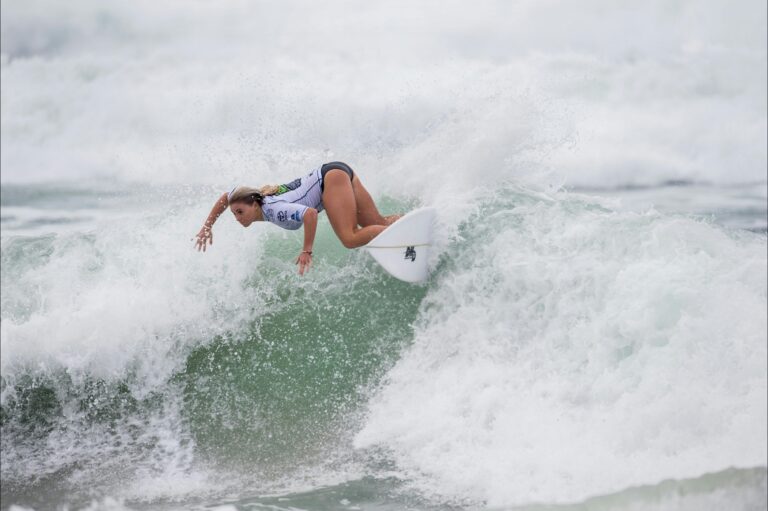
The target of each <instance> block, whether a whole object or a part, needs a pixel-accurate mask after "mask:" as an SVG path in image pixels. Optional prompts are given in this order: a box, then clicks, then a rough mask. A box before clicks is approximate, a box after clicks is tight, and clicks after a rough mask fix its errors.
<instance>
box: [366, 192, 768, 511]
mask: <svg viewBox="0 0 768 511" xmlns="http://www.w3.org/2000/svg"><path fill="white" fill-rule="evenodd" d="M505 202H507V203H509V205H510V206H511V207H499V208H498V209H497V210H494V208H488V209H485V210H483V211H481V213H480V215H479V218H478V221H480V222H487V223H489V224H492V225H493V230H495V231H496V232H494V233H493V234H492V235H490V239H485V235H486V234H488V232H489V231H490V230H491V228H486V229H482V230H483V234H482V235H481V236H483V238H482V239H483V242H482V243H480V242H478V241H479V240H478V239H476V238H474V237H473V236H474V235H473V234H472V233H471V232H470V233H469V234H468V239H466V240H465V241H463V242H459V243H458V247H457V248H455V249H454V250H452V251H451V252H449V259H450V261H451V262H450V266H451V269H450V271H444V272H443V273H442V274H441V275H440V276H439V277H438V282H437V285H436V286H435V287H434V288H433V289H432V290H431V291H430V293H429V295H428V296H427V298H426V299H425V303H424V304H423V306H422V315H421V320H420V324H419V326H418V328H417V330H416V337H415V342H414V345H413V347H412V348H411V349H410V350H409V351H408V352H407V353H405V355H404V356H403V358H402V360H401V361H400V362H399V363H398V365H397V366H396V367H395V368H394V369H393V370H392V371H391V372H390V373H389V375H388V379H387V382H386V384H385V385H384V387H383V389H382V390H381V392H380V393H379V394H378V395H377V396H376V397H375V398H374V399H373V401H372V403H371V406H370V417H369V419H368V422H367V424H366V426H365V428H364V429H363V430H362V431H361V432H360V433H359V435H358V436H357V440H356V445H357V446H358V447H372V446H379V447H383V448H385V452H388V453H390V455H391V456H393V458H394V459H395V460H396V462H397V464H398V466H400V467H401V468H403V470H404V471H405V473H406V474H408V476H409V477H410V478H412V479H413V480H415V481H418V483H417V486H419V487H420V488H421V489H422V490H423V491H426V492H428V493H432V492H434V493H437V494H439V495H442V496H445V495H449V496H451V497H453V498H459V499H461V498H471V499H474V500H481V501H484V502H487V503H488V504H490V505H494V506H495V505H498V506H505V505H511V504H523V503H530V502H537V501H540V502H552V501H560V502H565V501H577V500H581V499H584V498H586V497H588V496H591V495H597V494H606V493H609V492H613V491H618V490H620V489H623V488H626V487H629V486H630V485H632V484H646V483H656V482H659V481H661V480H663V479H666V478H684V477H693V476H696V475H699V474H701V473H704V472H707V471H717V470H721V469H724V468H727V467H731V466H737V467H751V466H758V465H765V464H766V447H767V445H766V438H765V430H766V427H767V426H768V424H767V418H766V397H767V396H766V344H765V339H766V336H768V332H766V257H765V239H764V237H762V236H754V237H750V236H747V237H740V236H736V237H735V238H732V237H730V236H729V235H727V234H725V233H724V232H722V231H721V230H720V229H719V228H716V227H713V226H711V225H707V224H704V223H697V222H694V221H691V220H688V219H684V218H666V217H663V216H660V215H658V214H654V213H648V214H644V215H636V214H629V213H612V214H609V213H607V212H606V211H600V210H599V208H598V209H597V210H595V209H594V206H592V207H590V206H589V203H582V202H581V200H580V199H577V198H572V197H561V198H560V199H559V201H558V202H557V203H554V204H553V203H551V202H547V201H530V200H526V199H524V198H522V197H518V198H514V196H513V197H512V198H508V199H505ZM489 209H490V211H489Z"/></svg>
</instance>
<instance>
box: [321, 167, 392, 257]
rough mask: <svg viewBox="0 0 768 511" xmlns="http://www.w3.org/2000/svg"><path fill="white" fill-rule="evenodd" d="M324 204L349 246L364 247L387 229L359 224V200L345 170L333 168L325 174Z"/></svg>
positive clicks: (332, 225)
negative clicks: (356, 198) (360, 225)
mask: <svg viewBox="0 0 768 511" xmlns="http://www.w3.org/2000/svg"><path fill="white" fill-rule="evenodd" d="M369 197H370V196H369ZM371 202H373V201H371ZM323 205H324V206H325V211H326V213H327V214H328V220H329V221H330V222H331V227H333V231H334V232H335V233H336V236H338V237H339V240H341V243H342V244H343V245H344V246H345V247H347V248H356V247H362V246H363V245H365V244H366V243H368V242H369V241H371V240H372V239H373V238H375V237H376V236H377V235H378V234H379V233H380V232H381V231H383V230H384V229H386V225H368V226H366V227H362V228H359V227H358V226H357V210H358V208H357V201H356V200H355V193H354V191H353V188H352V182H351V181H350V179H349V175H347V174H346V173H345V172H344V171H343V170H339V169H333V170H329V171H328V172H327V173H326V174H325V177H324V178H323Z"/></svg>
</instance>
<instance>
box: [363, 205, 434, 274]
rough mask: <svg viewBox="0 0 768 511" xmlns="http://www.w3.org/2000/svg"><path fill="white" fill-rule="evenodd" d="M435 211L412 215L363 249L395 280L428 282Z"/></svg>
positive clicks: (418, 212) (390, 227) (417, 211)
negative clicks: (428, 262)
mask: <svg viewBox="0 0 768 511" xmlns="http://www.w3.org/2000/svg"><path fill="white" fill-rule="evenodd" d="M434 218H435V208H421V209H417V210H415V211H411V212H410V213H408V214H407V215H405V216H403V217H402V218H401V219H400V220H398V221H397V222H395V223H394V224H392V225H390V226H389V227H387V228H386V229H385V230H384V231H382V233H381V234H379V235H378V236H376V237H375V238H373V239H372V240H371V241H370V243H368V244H367V245H365V246H364V247H363V248H364V249H366V250H367V251H368V252H369V253H370V254H371V255H372V256H373V258H374V259H376V262H378V263H379V264H380V265H381V266H382V268H384V269H385V270H387V271H388V272H389V273H390V274H391V275H392V276H393V277H395V278H398V279H400V280H404V281H406V282H422V281H424V280H427V277H428V276H429V269H428V268H427V260H428V259H429V257H428V256H429V251H430V249H431V247H432V222H433V221H434Z"/></svg>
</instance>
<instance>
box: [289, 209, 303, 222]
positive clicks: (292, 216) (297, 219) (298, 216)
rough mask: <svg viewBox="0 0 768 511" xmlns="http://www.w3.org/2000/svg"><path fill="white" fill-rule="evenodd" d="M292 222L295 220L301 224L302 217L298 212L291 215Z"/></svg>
mask: <svg viewBox="0 0 768 511" xmlns="http://www.w3.org/2000/svg"><path fill="white" fill-rule="evenodd" d="M291 220H295V221H296V222H301V215H300V214H299V212H298V211H294V212H293V213H291Z"/></svg>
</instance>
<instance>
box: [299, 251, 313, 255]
mask: <svg viewBox="0 0 768 511" xmlns="http://www.w3.org/2000/svg"><path fill="white" fill-rule="evenodd" d="M301 253H302V254H309V255H310V256H311V255H312V251H311V250H302V251H301Z"/></svg>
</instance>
